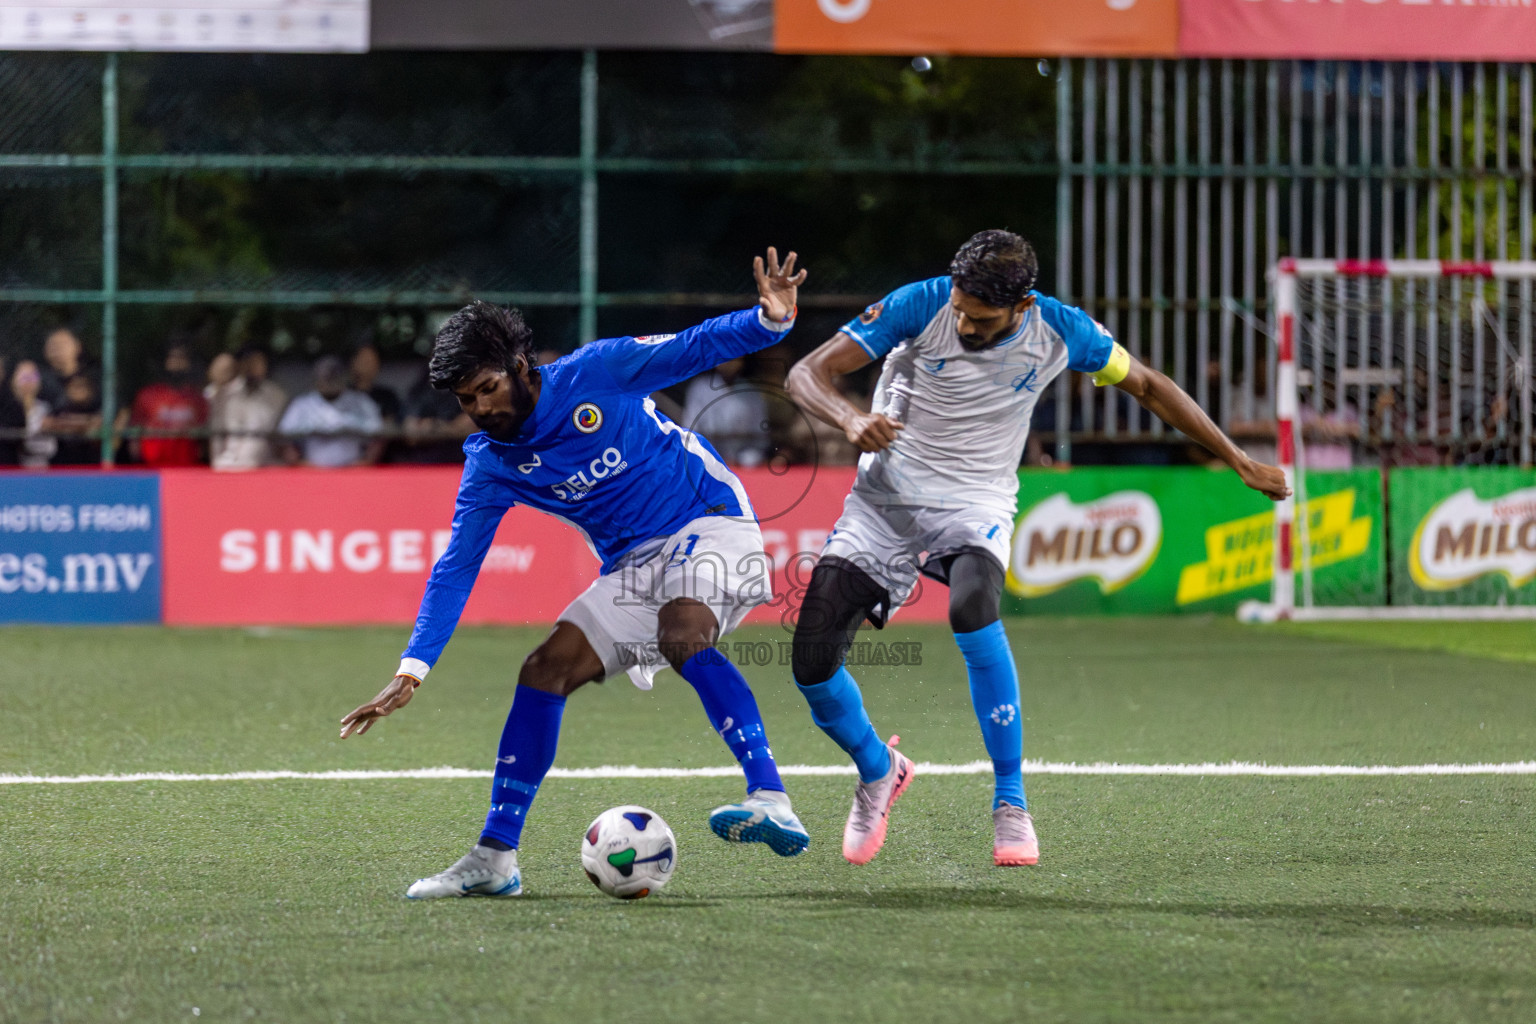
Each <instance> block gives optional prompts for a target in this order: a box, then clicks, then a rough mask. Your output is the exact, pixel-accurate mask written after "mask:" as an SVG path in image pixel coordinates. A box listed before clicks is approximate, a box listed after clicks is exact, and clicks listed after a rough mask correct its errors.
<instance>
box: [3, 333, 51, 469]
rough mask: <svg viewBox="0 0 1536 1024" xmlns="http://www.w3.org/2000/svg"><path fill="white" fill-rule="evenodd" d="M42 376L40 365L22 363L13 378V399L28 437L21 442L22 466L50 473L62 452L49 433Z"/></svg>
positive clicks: (47, 408) (25, 361)
mask: <svg viewBox="0 0 1536 1024" xmlns="http://www.w3.org/2000/svg"><path fill="white" fill-rule="evenodd" d="M42 390H43V375H42V373H41V372H40V371H39V370H38V368H37V364H36V363H34V362H33V361H32V360H30V359H23V360H22V361H21V362H19V363H17V364H16V369H15V371H14V372H13V373H12V374H11V397H12V398H14V399H15V401H16V404H17V405H19V406H20V407H21V412H22V417H23V422H24V424H25V426H24V429H25V430H26V432H27V433H26V437H25V438H24V439H23V440H22V442H21V464H22V465H23V466H25V467H27V468H28V469H47V468H48V463H49V462H51V461H52V460H53V456H54V453H55V452H57V451H58V450H59V443H58V441H56V440H54V438H53V435H51V434H49V433H48V432H47V429H46V426H45V425H46V424H47V422H48V414H49V412H51V411H52V410H51V409H50V408H49V406H48V403H47V402H45V401H43V398H42Z"/></svg>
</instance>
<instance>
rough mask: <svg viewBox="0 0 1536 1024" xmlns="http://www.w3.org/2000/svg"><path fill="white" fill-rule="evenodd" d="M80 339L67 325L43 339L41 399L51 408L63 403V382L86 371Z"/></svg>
mask: <svg viewBox="0 0 1536 1024" xmlns="http://www.w3.org/2000/svg"><path fill="white" fill-rule="evenodd" d="M83 351H84V350H83V349H82V348H81V345H80V339H79V338H77V337H75V332H74V331H71V330H70V329H69V328H67V327H60V328H58V329H57V330H55V331H53V332H52V333H51V334H49V335H48V337H47V338H45V339H43V366H42V367H41V372H42V375H43V391H42V399H43V401H45V402H47V403H48V404H49V405H50V406H52V407H53V408H58V407H60V406H61V405H63V404H64V382H65V381H67V380H69V379H70V378H71V377H74V376H78V375H80V374H83V373H86V372H87V371H86V368H85V359H84V355H83Z"/></svg>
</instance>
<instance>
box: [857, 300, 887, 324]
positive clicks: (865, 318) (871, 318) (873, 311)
mask: <svg viewBox="0 0 1536 1024" xmlns="http://www.w3.org/2000/svg"><path fill="white" fill-rule="evenodd" d="M884 312H885V303H883V302H877V303H875V304H874V305H873V306H868V307H866V308H865V310H864V312H862V313H860V314H859V323H861V324H865V325H868V324H872V323H874V322H875V321H876V320H879V319H880V314H881V313H884Z"/></svg>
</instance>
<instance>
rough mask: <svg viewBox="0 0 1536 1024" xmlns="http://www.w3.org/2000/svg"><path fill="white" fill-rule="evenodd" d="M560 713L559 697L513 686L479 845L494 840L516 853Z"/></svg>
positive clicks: (549, 760) (551, 758)
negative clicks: (487, 840)
mask: <svg viewBox="0 0 1536 1024" xmlns="http://www.w3.org/2000/svg"><path fill="white" fill-rule="evenodd" d="M564 713H565V698H564V697H561V696H559V695H558V694H554V693H545V692H544V691H543V690H535V689H534V688H533V687H531V686H521V685H519V686H518V688H517V693H516V694H515V695H514V696H513V698H512V710H511V711H509V712H507V724H506V726H505V727H504V728H503V729H502V730H501V745H500V746H498V747H497V748H496V771H495V773H494V775H493V776H492V778H491V810H490V812H489V813H488V814H486V816H485V830H484V831H483V832H481V833H480V838H481V839H482V840H483V839H499V840H501V842H503V843H505V844H506V845H507V847H508V848H509V849H513V850H515V849H517V844H518V841H519V840H520V839H522V836H523V820H524V819H525V818H526V817H527V816H528V805H529V804H531V803H533V798H534V796H535V795H537V793H538V792H539V783H541V782H543V781H544V776H545V775H546V774H548V772H549V768H550V765H552V764H554V763H555V747H556V746H557V745H558V744H559V742H560V716H561V715H562V714H564Z"/></svg>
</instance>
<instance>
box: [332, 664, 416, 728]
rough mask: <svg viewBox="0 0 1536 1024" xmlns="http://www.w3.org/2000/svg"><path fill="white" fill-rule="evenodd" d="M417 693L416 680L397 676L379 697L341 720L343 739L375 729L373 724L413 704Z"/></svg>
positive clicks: (380, 692) (381, 691)
mask: <svg viewBox="0 0 1536 1024" xmlns="http://www.w3.org/2000/svg"><path fill="white" fill-rule="evenodd" d="M415 693H416V680H414V679H412V678H411V677H410V676H395V678H393V679H391V680H390V681H389V685H388V686H386V687H384V689H382V690H380V691H379V695H378V696H377V697H375V698H373V700H371V701H369V702H368V703H367V704H364V705H363V706H362V707H360V708H358V709H357V710H355V711H350V712H348V713H347V716H346V717H345V718H343V719H342V720H341V738H342V739H346V738H347V737H348V736H361V735H362V734H363V733H365V732H367V731H368V730H369V729H371V728H372V727H373V723H374V722H377V721H378V720H379V719H381V718H383V717H384V716H385V715H387V714H389V713H390V712H391V711H398V710H400V709H401V708H403V707H405V706H406V705H407V704H409V703H410V702H411V697H412V696H414V695H415Z"/></svg>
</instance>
